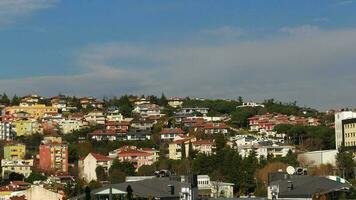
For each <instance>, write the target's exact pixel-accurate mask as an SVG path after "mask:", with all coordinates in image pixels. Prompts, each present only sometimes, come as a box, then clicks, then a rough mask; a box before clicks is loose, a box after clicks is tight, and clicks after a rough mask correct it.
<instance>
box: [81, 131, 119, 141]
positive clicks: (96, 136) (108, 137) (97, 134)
mask: <svg viewBox="0 0 356 200" xmlns="http://www.w3.org/2000/svg"><path fill="white" fill-rule="evenodd" d="M88 135H89V137H90V139H92V140H96V141H116V140H120V139H121V140H123V139H124V137H125V134H120V133H118V132H116V131H115V130H95V131H94V132H92V133H89V134H88Z"/></svg>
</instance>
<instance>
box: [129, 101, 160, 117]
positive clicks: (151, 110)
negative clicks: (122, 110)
mask: <svg viewBox="0 0 356 200" xmlns="http://www.w3.org/2000/svg"><path fill="white" fill-rule="evenodd" d="M132 112H133V113H136V114H139V115H140V116H141V117H144V118H146V117H150V116H158V117H160V116H161V108H160V107H159V106H158V105H156V104H150V103H148V104H140V105H136V106H135V108H134V109H133V111H132Z"/></svg>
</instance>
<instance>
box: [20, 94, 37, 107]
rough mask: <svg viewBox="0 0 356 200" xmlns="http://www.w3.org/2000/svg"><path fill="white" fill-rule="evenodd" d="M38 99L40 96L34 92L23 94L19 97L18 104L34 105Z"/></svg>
mask: <svg viewBox="0 0 356 200" xmlns="http://www.w3.org/2000/svg"><path fill="white" fill-rule="evenodd" d="M40 99H41V97H40V96H38V95H36V94H33V95H28V96H25V97H23V98H22V99H21V101H20V106H24V107H25V106H27V107H29V106H35V105H37V104H38V102H39V100H40Z"/></svg>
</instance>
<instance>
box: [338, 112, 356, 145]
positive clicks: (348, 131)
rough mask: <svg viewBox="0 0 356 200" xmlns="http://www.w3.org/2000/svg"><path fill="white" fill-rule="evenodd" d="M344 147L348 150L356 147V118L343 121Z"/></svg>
mask: <svg viewBox="0 0 356 200" xmlns="http://www.w3.org/2000/svg"><path fill="white" fill-rule="evenodd" d="M341 145H342V146H344V147H345V148H346V149H354V148H355V147H356V118H352V119H344V120H342V143H341Z"/></svg>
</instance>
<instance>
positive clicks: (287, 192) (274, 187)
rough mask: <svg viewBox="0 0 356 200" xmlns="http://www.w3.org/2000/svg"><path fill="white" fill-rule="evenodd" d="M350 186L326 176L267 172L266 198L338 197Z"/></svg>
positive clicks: (297, 199)
mask: <svg viewBox="0 0 356 200" xmlns="http://www.w3.org/2000/svg"><path fill="white" fill-rule="evenodd" d="M351 187H352V185H351V184H348V183H340V182H337V181H334V180H331V179H328V178H326V177H318V176H307V175H305V176H298V175H288V174H285V173H271V174H269V184H268V188H267V191H268V192H267V195H268V199H291V200H292V199H295V200H299V199H305V200H312V199H338V197H340V195H341V194H342V193H343V192H345V191H347V190H349V189H350V188H351Z"/></svg>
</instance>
